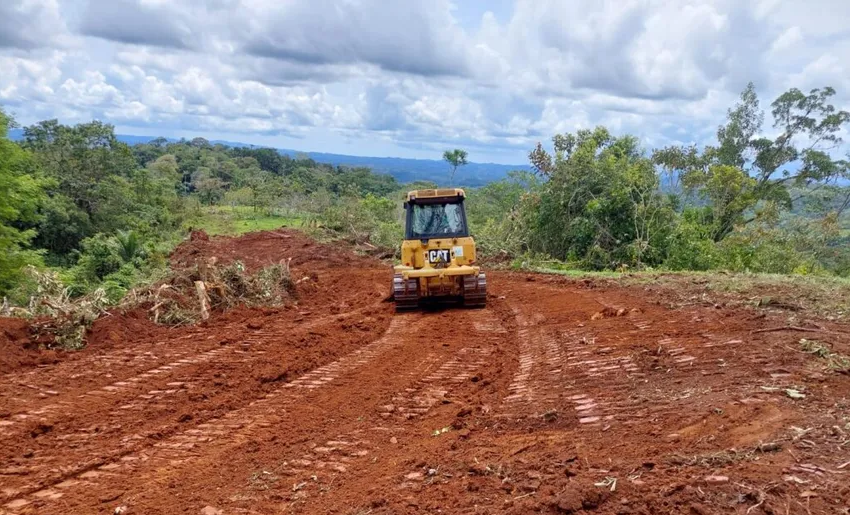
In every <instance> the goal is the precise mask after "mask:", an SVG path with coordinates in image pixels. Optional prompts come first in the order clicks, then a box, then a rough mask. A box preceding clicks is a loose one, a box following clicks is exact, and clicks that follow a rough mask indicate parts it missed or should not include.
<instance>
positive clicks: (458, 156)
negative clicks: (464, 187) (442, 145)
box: [443, 148, 468, 186]
mask: <svg viewBox="0 0 850 515" xmlns="http://www.w3.org/2000/svg"><path fill="white" fill-rule="evenodd" d="M466 157H467V153H466V150H461V149H459V148H456V149H454V150H446V151H445V152H443V160H444V161H446V162H447V163H449V166H450V167H451V172H450V173H449V185H451V186H453V185H454V180H455V172H457V169H458V167H459V166H465V165H467V164H468V161H467V160H466Z"/></svg>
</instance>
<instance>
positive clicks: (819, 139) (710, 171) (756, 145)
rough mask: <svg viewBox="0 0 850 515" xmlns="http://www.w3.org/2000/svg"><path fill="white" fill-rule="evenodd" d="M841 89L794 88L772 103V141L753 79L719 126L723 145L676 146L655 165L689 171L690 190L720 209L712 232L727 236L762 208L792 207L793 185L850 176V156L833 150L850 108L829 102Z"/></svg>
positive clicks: (664, 151) (658, 154)
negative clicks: (776, 132) (774, 131)
mask: <svg viewBox="0 0 850 515" xmlns="http://www.w3.org/2000/svg"><path fill="white" fill-rule="evenodd" d="M834 95H835V90H834V89H832V88H830V87H825V88H821V89H813V90H811V91H810V92H809V93H808V94H805V93H803V92H802V91H800V90H799V89H796V88H793V89H790V90H788V91H787V92H785V93H783V94H782V95H780V96H779V97H778V98H777V99H776V100H775V101H774V102H773V103H772V104H771V108H772V110H771V113H772V115H773V119H774V125H773V126H774V128H775V129H778V130H779V131H780V133H779V135H778V136H777V137H775V138H773V139H771V138H768V137H765V136H759V133H760V132H761V129H762V124H763V122H764V113H763V112H762V111H761V110H760V109H759V100H758V96H757V95H756V92H755V87H754V86H753V84H752V83H750V84H749V85H747V87H746V89H744V91H743V92H742V93H741V99H740V101H739V103H738V104H736V105H735V107H733V108H732V109H730V110H729V111H728V113H727V120H726V123H725V124H724V125H721V126H720V127H719V128H718V130H717V145H716V146H708V147H706V148H705V150H704V151H703V152H702V153H699V152H696V151H695V149H694V148H693V147H669V148H665V149H661V150H657V151H655V152H654V154H653V160H654V161H655V163H656V164H658V165H660V166H662V167H663V168H664V169H666V170H676V171H678V173H680V174H681V175H682V181H683V184H684V185H685V187H686V189H688V190H689V191H691V192H696V193H698V194H701V195H703V196H704V197H705V198H707V200H709V201H710V202H711V204H712V207H713V213H714V215H715V216H714V218H713V220H712V224H713V230H712V237H713V239H714V240H715V241H720V240H722V239H723V238H725V237H726V236H727V235H728V234H730V233H731V232H732V230H733V229H734V227H735V225H739V224H747V223H750V222H752V221H754V220H756V219H757V218H758V215H759V213H760V212H763V213H766V212H773V213H775V212H778V211H782V210H786V209H790V208H791V207H792V201H793V198H792V196H791V193H790V188H792V187H797V188H803V191H805V189H807V188H811V187H813V186H823V185H825V184H828V183H830V182H835V181H837V180H839V179H841V178H848V177H850V171H848V170H849V169H848V162H847V161H846V160H842V159H834V158H833V157H832V156H831V155H830V151H831V150H833V149H835V148H836V147H837V146H839V145H840V144H841V137H840V133H841V131H842V129H844V128H846V126H847V125H848V123H849V122H850V113H848V112H847V111H842V110H838V109H836V108H835V106H833V105H832V104H830V103H829V102H830V99H831V98H832V97H833V96H834Z"/></svg>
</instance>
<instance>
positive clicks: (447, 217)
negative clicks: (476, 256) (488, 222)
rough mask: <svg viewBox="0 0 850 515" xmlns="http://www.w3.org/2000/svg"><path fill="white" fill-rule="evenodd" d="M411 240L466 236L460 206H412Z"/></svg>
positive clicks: (464, 221) (464, 222)
mask: <svg viewBox="0 0 850 515" xmlns="http://www.w3.org/2000/svg"><path fill="white" fill-rule="evenodd" d="M411 209H412V214H411V218H410V223H409V231H410V234H409V235H408V237H409V238H411V239H418V238H439V237H441V236H442V237H446V236H448V237H452V236H466V220H465V219H464V216H463V208H462V206H461V204H425V205H421V204H412V205H411Z"/></svg>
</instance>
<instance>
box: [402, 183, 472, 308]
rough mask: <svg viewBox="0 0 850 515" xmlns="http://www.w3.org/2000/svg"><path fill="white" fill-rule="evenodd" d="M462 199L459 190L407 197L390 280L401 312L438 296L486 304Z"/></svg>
mask: <svg viewBox="0 0 850 515" xmlns="http://www.w3.org/2000/svg"><path fill="white" fill-rule="evenodd" d="M464 199H465V193H464V191H463V190H462V189H458V188H451V189H435V190H417V191H411V192H410V193H408V198H407V202H406V203H405V208H406V210H407V217H406V230H405V235H406V236H405V240H404V241H403V242H402V245H401V264H400V265H397V266H396V267H395V270H394V272H395V275H394V278H393V289H394V296H395V300H396V307H398V308H399V309H406V308H413V307H415V306H416V305H418V303H419V301H420V300H423V299H433V298H436V297H456V298H460V299H462V300H463V301H464V304H466V305H469V306H475V307H481V306H483V305H484V303H485V298H486V279H485V277H484V274H483V273H481V270H480V268H479V267H478V266H475V262H476V252H475V240H473V238H472V237H471V236H469V231H468V227H467V225H466V213H465V210H464V207H463V201H464Z"/></svg>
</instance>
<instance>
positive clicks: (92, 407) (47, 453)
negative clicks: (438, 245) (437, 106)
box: [0, 231, 850, 515]
mask: <svg viewBox="0 0 850 515" xmlns="http://www.w3.org/2000/svg"><path fill="white" fill-rule="evenodd" d="M213 256H215V257H217V258H218V259H220V260H228V259H240V260H242V261H243V262H244V263H246V265H247V266H249V267H259V266H262V265H264V264H268V263H274V262H278V261H279V260H281V259H289V258H292V266H293V271H294V273H295V276H296V277H312V279H311V280H309V281H304V282H302V283H301V284H300V285H299V288H300V289H299V296H298V303H297V305H292V306H288V307H286V308H279V309H265V310H261V309H246V308H240V309H236V310H233V311H230V312H227V313H224V314H219V315H217V316H216V317H214V318H213V319H211V320H210V321H208V322H207V323H205V324H202V325H200V326H197V327H189V328H181V329H164V328H154V329H151V328H149V327H147V326H146V325H145V324H144V323H142V322H141V321H140V320H138V318H136V319H131V317H127V318H126V326H125V325H122V322H121V320H122V318H121V317H119V316H116V317H115V318H113V319H111V320H109V319H108V320H106V321H104V322H102V323H101V325H100V326H99V327H96V328H95V329H94V330H93V332H92V335H93V336H94V340H95V341H96V343H95V344H93V345H92V346H90V347H89V348H88V349H86V350H84V351H82V352H80V353H77V354H75V356H74V358H73V359H67V360H62V361H60V362H58V363H56V364H54V365H51V366H47V367H37V368H32V369H29V370H23V369H22V370H18V371H13V372H11V373H5V374H2V375H0V513H3V514H5V513H9V514H18V513H38V514H42V513H46V514H52V513H56V514H77V513H79V514H91V513H110V514H111V513H124V514H157V513H162V514H175V513H187V514H206V515H210V514H223V515H229V514H267V513H268V514H278V513H280V514H283V513H316V514H324V513H339V514H365V513H373V514H399V513H423V514H424V513H438V512H439V513H590V512H594V513H604V514H621V513H622V514H628V513H640V514H651V513H689V514H692V513H697V514H701V513H742V514H743V513H749V514H760V513H783V514H784V513H846V512H847V511H846V510H847V507H848V502H850V481H848V474H850V464H848V462H850V443H849V442H850V401H848V396H849V395H850V384H849V383H850V381H848V376H846V375H841V374H838V373H836V372H834V371H832V370H830V369H829V368H827V367H826V366H825V365H826V361H825V360H824V359H821V358H819V357H817V356H814V355H812V354H807V353H804V352H801V351H800V346H799V343H798V342H799V339H800V338H801V334H799V333H796V332H793V331H768V332H758V331H759V330H763V329H772V328H775V327H777V326H781V325H783V323H784V321H783V320H782V319H780V318H778V316H779V315H773V314H769V315H767V316H765V315H764V314H763V313H761V312H756V311H753V310H742V309H731V308H730V309H726V308H723V307H721V308H720V309H717V308H714V307H703V306H694V307H689V308H686V309H680V310H671V309H669V308H667V307H666V304H665V303H664V299H663V298H658V297H657V296H654V295H652V294H648V293H647V292H646V291H644V290H641V289H638V288H629V289H625V288H617V287H616V286H602V287H597V286H596V285H594V284H592V283H584V282H574V281H569V280H566V279H563V278H556V277H548V276H537V275H529V274H513V273H493V274H491V277H490V281H489V283H490V284H491V287H492V295H491V297H490V299H489V301H488V303H489V304H488V307H487V308H486V309H483V310H472V311H471V310H462V309H445V310H436V311H433V310H431V311H422V312H414V313H409V314H404V315H396V314H394V313H393V311H392V306H391V305H390V304H389V303H386V302H384V301H383V297H384V295H385V294H386V292H387V289H388V287H387V284H388V282H389V277H390V272H389V269H388V267H387V266H386V265H385V264H382V263H380V262H377V261H373V260H370V259H367V258H361V257H357V256H354V255H352V254H351V253H350V251H349V250H348V249H345V248H341V247H335V246H328V245H320V244H316V243H314V242H311V241H309V240H308V239H307V238H306V237H304V236H301V235H299V234H298V233H294V232H291V231H286V232H271V233H260V234H253V235H247V236H244V237H241V238H236V239H226V238H211V239H209V240H208V241H205V240H203V239H195V241H189V242H187V243H186V244H184V245H183V246H181V248H179V249H178V250H177V251H176V252H175V254H174V256H173V257H172V258H173V260H174V262H175V263H176V265H177V266H192V263H193V261H192V260H193V259H198V258H209V257H213ZM820 330H821V331H822V333H805V336H806V337H809V338H816V337H819V338H821V339H822V340H823V341H824V342H827V343H830V344H833V345H836V346H838V345H846V344H847V343H848V341H850V327H847V326H843V325H840V324H828V325H822V329H820ZM800 395H803V396H804V397H800ZM842 510H844V511H842Z"/></svg>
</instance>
